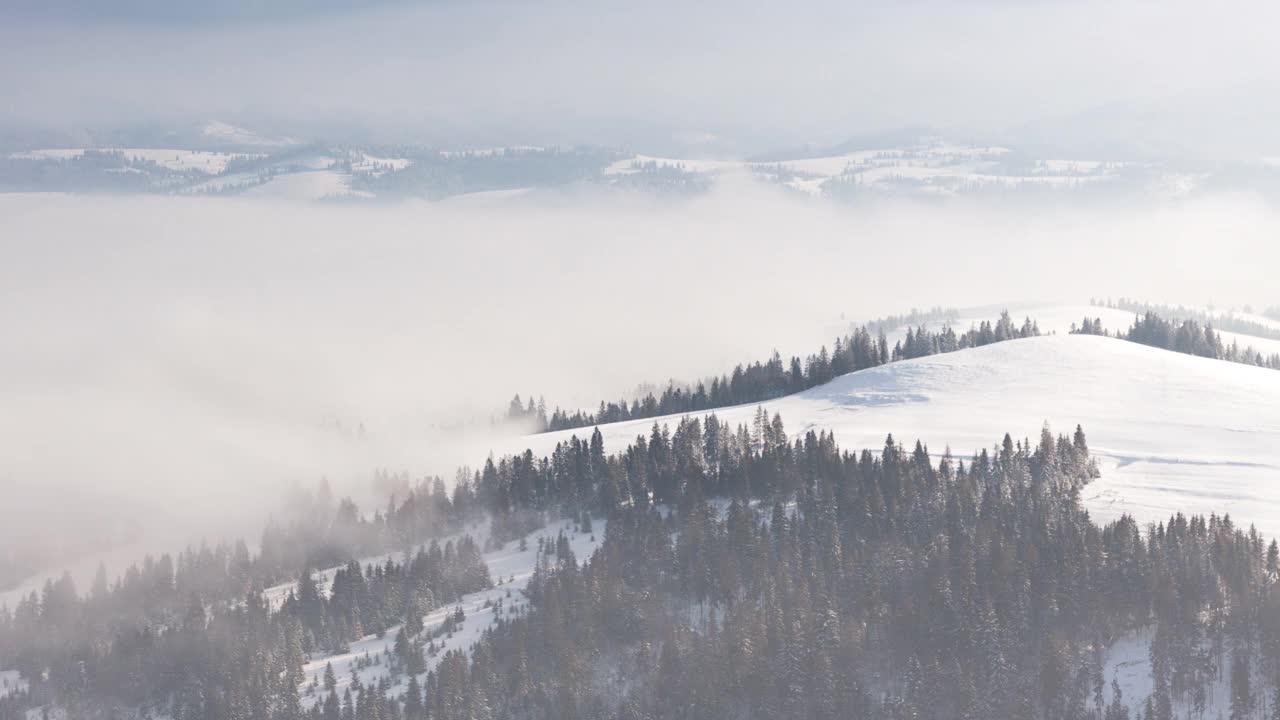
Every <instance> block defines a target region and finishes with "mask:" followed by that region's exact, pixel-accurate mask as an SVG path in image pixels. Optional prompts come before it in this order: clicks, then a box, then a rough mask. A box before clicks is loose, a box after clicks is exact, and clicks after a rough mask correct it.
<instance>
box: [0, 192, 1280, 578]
mask: <svg viewBox="0 0 1280 720" xmlns="http://www.w3.org/2000/svg"><path fill="white" fill-rule="evenodd" d="M1278 231H1280V217H1278V216H1277V214H1276V213H1275V212H1274V211H1273V210H1271V209H1270V208H1268V207H1267V206H1266V205H1265V204H1263V203H1261V202H1259V201H1256V200H1255V199H1253V198H1250V197H1244V196H1239V197H1216V198H1204V199H1200V200H1196V201H1191V202H1189V203H1187V204H1182V205H1166V206H1160V207H1147V208H1142V209H1134V210H1128V211H1123V212H1122V211H1116V210H1105V211H1104V210H1096V209H1090V208H1086V207H1071V206H1057V207H1054V208H1053V209H1046V208H1045V207H1037V208H1021V209H1016V210H1011V209H1010V208H1008V207H1001V208H1000V209H999V211H998V212H997V211H996V210H995V209H993V208H991V207H989V206H987V205H985V204H984V203H982V202H978V201H973V202H966V201H954V202H949V203H937V204H925V203H914V202H911V203H909V202H904V203H901V204H891V205H885V206H881V207H876V208H862V209H858V210H851V209H848V208H843V207H840V206H838V205H835V204H828V203H815V202H810V201H806V200H802V199H798V198H793V197H789V196H785V195H782V194H780V193H779V192H777V191H774V190H770V189H767V188H763V187H758V186H756V185H753V184H750V183H745V182H744V183H741V184H739V183H728V184H722V185H721V186H720V187H719V188H718V189H717V190H715V191H713V192H712V193H710V194H708V195H706V196H704V197H701V198H698V199H694V200H689V201H681V202H672V201H668V202H658V201H653V200H649V199H641V198H630V197H620V196H610V197H607V198H601V197H590V196H571V197H559V198H556V199H555V200H553V201H548V202H543V203H531V202H524V203H512V204H508V205H500V206H495V207H463V206H450V205H448V204H440V205H431V204H419V203H407V204H402V205H394V206H387V205H368V206H362V205H292V204H273V203H267V202H251V201H247V200H236V199H225V198H220V199H179V198H156V197H124V196H121V197H70V196H42V195H0V258H2V262H0V407H2V408H3V411H0V438H2V439H0V547H9V548H18V549H19V551H21V548H22V547H24V546H33V545H34V544H36V543H39V544H43V545H45V546H53V547H65V548H67V552H68V554H74V553H75V552H76V551H77V550H80V549H83V546H84V545H85V544H88V545H89V546H90V547H95V548H96V547H99V546H101V545H103V544H105V542H106V540H111V541H113V542H129V543H135V544H136V543H141V544H148V543H150V544H153V545H154V544H160V543H172V542H179V541H185V540H188V539H196V540H198V539H199V537H200V536H206V537H210V538H215V537H221V536H223V535H226V534H241V533H243V534H246V535H248V536H249V538H250V539H252V538H253V537H254V536H256V534H257V530H258V529H259V527H260V523H261V522H262V520H263V515H264V514H265V513H267V512H269V511H270V510H271V509H272V507H273V506H274V505H275V503H276V502H277V500H278V498H279V497H280V494H281V492H282V491H283V489H285V488H288V487H290V486H291V485H293V484H303V485H306V486H311V485H313V484H314V483H315V482H317V481H318V479H319V478H321V477H327V478H329V479H330V480H331V481H332V483H333V484H334V485H335V487H336V488H337V489H338V490H339V491H344V492H357V493H361V492H367V490H368V488H369V486H370V480H371V478H372V475H373V472H374V470H375V469H378V468H386V469H389V470H393V471H405V472H408V473H411V474H412V475H413V476H415V477H418V476H421V475H423V474H425V473H438V474H441V475H443V476H445V477H446V479H450V478H451V477H452V474H453V468H454V467H455V466H456V465H457V464H460V463H467V464H471V465H478V464H480V463H482V462H483V460H484V457H485V456H486V454H487V453H488V452H489V450H490V449H491V448H495V449H504V448H509V447H510V445H511V441H510V440H507V441H505V443H504V442H503V441H501V440H497V439H495V438H494V436H493V434H492V428H490V427H489V424H488V418H490V417H491V416H496V415H500V414H501V413H502V412H503V411H504V409H505V407H506V404H507V402H508V401H509V400H510V398H511V396H512V394H513V393H520V394H521V395H522V396H524V397H527V396H528V394H529V393H535V394H542V395H545V397H546V399H547V402H548V404H550V405H554V404H561V405H571V404H579V405H583V406H588V407H593V406H594V405H595V404H596V403H597V402H598V401H599V400H600V399H601V398H602V397H608V398H617V397H619V396H620V395H622V394H624V393H627V392H628V391H630V390H632V389H633V388H634V387H635V386H636V385H637V384H638V383H641V382H653V383H661V382H663V381H664V380H665V379H667V378H672V377H675V378H681V379H695V378H698V377H702V376H705V375H708V374H711V373H720V372H723V371H725V370H727V369H729V368H731V366H732V364H733V363H735V362H738V361H740V360H746V359H753V358H760V357H763V356H765V355H766V354H767V353H768V352H769V351H770V350H772V349H773V348H775V347H776V348H778V349H779V350H781V351H782V352H783V353H784V354H787V353H800V352H807V351H809V350H811V349H815V348H816V346H817V344H818V343H820V342H824V341H825V342H830V339H831V338H832V337H834V335H835V334H836V333H837V332H839V331H840V330H841V329H842V328H843V326H844V323H845V322H847V321H853V320H868V319H873V318H875V317H877V316H880V315H883V314H887V313H897V312H904V311H907V310H909V309H910V308H912V307H921V308H924V307H928V306H932V305H935V304H942V305H947V306H965V305H976V304H988V303H1000V302H1008V301H1016V300H1031V299H1037V300H1039V299H1046V300H1047V299H1057V298H1062V299H1071V300H1075V301H1085V300H1087V299H1088V297H1089V296H1090V295H1097V296H1105V295H1112V296H1118V295H1126V296H1130V297H1137V298H1141V299H1146V300H1152V301H1172V302H1180V303H1209V302H1214V303H1217V304H1218V305H1219V306H1227V305H1230V304H1243V303H1254V304H1258V305H1261V304H1267V303H1268V302H1274V301H1275V300H1276V290H1275V288H1276V286H1275V268H1276V267H1280V250H1277V246H1276V244H1275V242H1274V238H1275V237H1277V236H1280V232H1278ZM459 424H465V426H462V427H459ZM506 432H507V433H511V432H512V431H511V430H510V429H508V430H507V431H506ZM80 532H83V533H84V535H83V537H82V536H79V535H77V533H80Z"/></svg>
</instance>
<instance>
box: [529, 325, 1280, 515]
mask: <svg viewBox="0 0 1280 720" xmlns="http://www.w3.org/2000/svg"><path fill="white" fill-rule="evenodd" d="M762 404H763V405H764V407H765V408H766V409H767V410H768V411H769V412H770V413H774V412H777V413H781V415H782V419H783V422H784V423H785V425H786V429H787V433H788V435H789V436H790V437H792V438H794V437H796V436H797V435H799V434H802V433H804V432H806V431H808V430H814V431H821V430H830V431H832V432H834V433H835V436H836V440H837V441H838V442H839V443H840V445H841V446H842V447H843V448H845V449H850V450H852V449H861V448H872V449H878V448H880V447H882V446H883V444H884V440H885V435H886V434H888V433H892V434H893V435H894V437H895V438H896V439H898V440H899V441H900V442H910V443H914V441H915V440H916V439H917V438H918V439H920V440H922V441H924V442H925V443H926V444H927V445H928V446H929V449H930V452H932V453H933V454H934V455H938V454H941V453H942V452H943V450H944V448H946V447H947V446H948V445H949V446H950V447H951V448H952V450H953V451H954V452H955V453H956V454H957V455H960V456H968V455H969V454H971V453H972V452H973V451H975V450H977V449H980V448H983V447H992V446H994V445H995V444H996V443H997V442H998V441H999V440H1000V438H1001V437H1002V436H1003V435H1004V433H1005V432H1010V433H1012V434H1013V435H1014V437H1025V438H1031V439H1033V440H1034V439H1035V438H1036V437H1037V435H1038V434H1039V432H1040V428H1041V426H1042V425H1043V424H1044V423H1045V422H1048V423H1049V424H1050V427H1051V428H1052V429H1053V431H1054V432H1055V433H1070V432H1071V431H1072V430H1074V428H1075V426H1076V425H1077V424H1080V425H1083V426H1084V429H1085V432H1086V434H1087V435H1088V438H1089V446H1090V449H1091V450H1092V451H1093V453H1094V454H1095V455H1096V456H1097V458H1098V461H1099V464H1100V467H1101V469H1102V478H1101V479H1099V480H1097V481H1094V482H1093V483H1091V484H1090V485H1089V486H1088V487H1087V488H1086V489H1085V492H1084V502H1085V505H1086V507H1087V508H1088V509H1089V510H1090V512H1091V513H1093V514H1094V516H1095V517H1096V518H1098V519H1099V520H1103V521H1105V520H1110V519H1114V518H1116V517H1118V516H1119V515H1120V514H1122V513H1129V514H1132V515H1134V516H1136V517H1138V518H1139V519H1140V520H1143V521H1152V522H1154V521H1159V520H1163V519H1166V518H1167V517H1168V516H1169V515H1170V514H1172V513H1175V512H1179V511H1181V512H1184V513H1205V514H1207V513H1218V514H1224V513H1230V514H1231V516H1232V517H1233V518H1234V519H1235V520H1236V521H1237V522H1238V523H1241V522H1243V523H1256V524H1257V525H1258V527H1259V529H1261V530H1262V531H1264V532H1265V533H1267V534H1268V535H1271V536H1280V372H1277V371H1274V370H1267V369H1264V368H1256V367H1250V366H1246V365H1239V364H1236V363H1229V362H1225V361H1221V360H1211V359H1207V358H1198V357H1192V356H1189V355H1183V354H1179V353H1174V352H1170V351H1167V350H1159V349H1156V348H1150V347H1147V346H1144V345H1138V344H1136V343H1130V342H1127V341H1123V340H1117V339H1114V338H1102V337H1090V336H1081V335H1053V336H1045V337H1037V338H1027V339H1024V340H1013V341H1009V342H1004V343H998V344H995V345H988V346H985V347H981V348H975V349H971V350H964V351H960V352H955V353H950V354H946V355H934V356H930V357H926V358H918V359H915V360H906V361H902V362H898V363H892V364H889V365H885V366H881V367H877V368H871V369H869V370H863V371H861V372H856V373H850V374H848V375H844V376H842V377H839V378H836V379H835V380H833V381H832V382H830V383H827V384H826V385H823V386H820V387H817V388H813V389H811V390H808V391H805V392H803V393H799V394H796V395H792V396H788V397H785V398H780V399H778V400H773V401H770V402H766V403H762ZM755 408H756V406H755V405H744V406H737V407H733V408H722V409H720V410H717V411H716V414H717V415H718V416H719V417H720V418H721V419H722V420H728V421H729V422H731V423H733V424H734V425H737V424H738V423H749V422H750V420H751V417H752V415H753V414H754V413H755ZM678 420H679V416H668V417H665V418H657V419H656V421H657V422H659V423H668V424H671V425H675V424H676V423H677V422H678ZM654 422H655V419H646V420H635V421H628V422H621V423H613V424H608V425H602V426H600V430H601V432H602V433H603V434H604V438H605V443H606V448H607V449H610V450H619V449H621V448H622V447H624V446H625V445H626V444H627V443H629V442H631V441H632V440H634V439H635V437H636V436H637V435H639V434H646V435H647V434H648V432H649V430H650V428H651V427H652V426H653V424H654ZM590 432H591V430H590V429H579V430H572V431H562V432H557V433H547V434H542V435H531V436H527V437H525V438H522V439H521V440H520V441H518V442H513V443H512V445H511V447H509V448H506V449H508V450H515V449H516V448H523V447H525V446H529V447H532V448H533V450H534V452H535V453H540V454H541V453H549V452H550V451H551V450H552V449H553V448H554V446H555V444H556V443H557V442H561V441H564V440H567V439H568V438H569V437H570V436H571V435H573V434H574V433H577V434H579V435H587V434H590Z"/></svg>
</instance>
